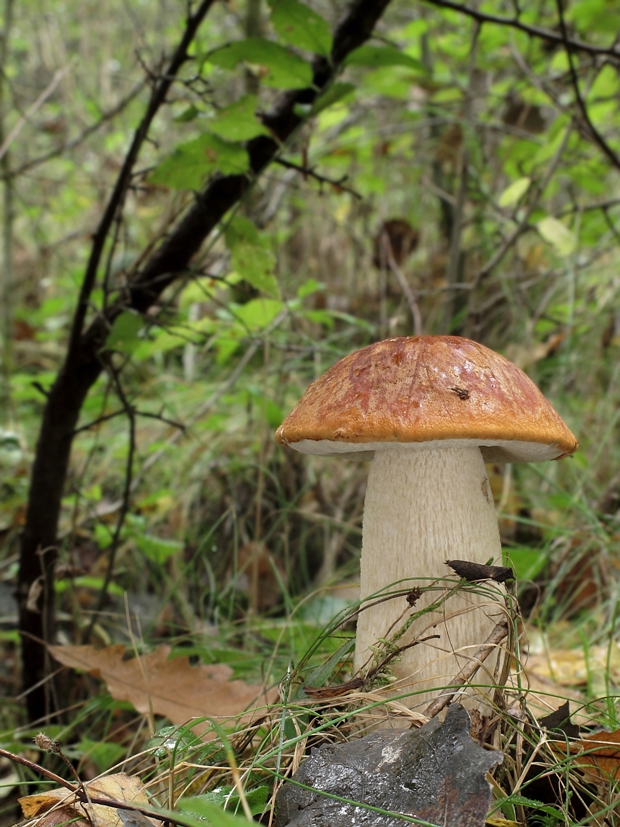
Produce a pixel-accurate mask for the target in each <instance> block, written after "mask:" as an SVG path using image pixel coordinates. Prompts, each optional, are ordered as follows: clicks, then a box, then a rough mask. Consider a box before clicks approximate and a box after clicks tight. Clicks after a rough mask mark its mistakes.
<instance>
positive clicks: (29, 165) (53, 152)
mask: <svg viewBox="0 0 620 827" xmlns="http://www.w3.org/2000/svg"><path fill="white" fill-rule="evenodd" d="M144 85H145V81H144V80H141V81H140V83H137V84H136V85H135V86H134V88H133V89H132V90H131V92H129V94H128V95H126V96H125V97H124V98H123V99H122V100H120V101H119V102H118V103H117V104H116V106H114V107H112V109H108V110H107V112H104V113H103V115H102V116H101V117H100V118H99V120H98V121H96V122H95V123H93V124H91V125H90V126H87V127H86V129H84V130H83V131H82V132H80V134H79V135H76V137H75V138H73V139H72V140H71V141H67V143H64V144H61V145H60V146H57V147H55V148H54V149H50V151H49V152H46V153H44V154H43V155H39V156H38V157H37V158H33V159H32V160H30V161H25V162H24V163H23V164H22V165H21V166H19V167H15V169H12V170H10V171H9V173H8V174H9V175H11V176H13V177H17V176H19V175H22V174H23V173H24V172H29V171H30V170H31V169H35V168H36V167H39V166H41V164H45V163H46V162H47V161H51V160H52V158H58V157H59V156H60V155H63V154H64V153H65V152H71V150H73V149H75V148H76V147H77V146H79V145H80V144H82V143H84V141H85V140H87V138H90V136H91V135H92V134H93V133H94V132H96V131H97V130H98V129H100V127H101V126H103V124H105V123H107V122H108V121H110V120H112V118H115V117H116V116H117V115H118V114H119V113H120V112H122V111H123V109H125V107H126V106H127V105H128V104H129V103H131V101H132V100H133V99H134V98H135V97H136V95H138V94H139V93H140V92H141V91H142V89H144Z"/></svg>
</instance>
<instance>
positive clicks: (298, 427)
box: [276, 336, 578, 462]
mask: <svg viewBox="0 0 620 827" xmlns="http://www.w3.org/2000/svg"><path fill="white" fill-rule="evenodd" d="M276 440H277V441H278V442H279V443H281V444H283V445H289V446H290V447H291V448H295V449H297V450H298V451H302V452H304V453H313V454H332V453H338V454H339V453H346V454H347V455H349V456H351V455H354V456H357V457H358V458H364V459H365V458H369V457H371V456H372V454H373V453H374V451H376V450H386V449H387V450H389V449H392V450H393V449H396V448H398V449H402V448H404V447H406V448H410V449H421V448H448V447H462V446H464V445H467V444H473V445H477V446H479V447H480V449H481V450H482V454H483V456H484V459H485V460H486V461H487V462H488V461H498V460H499V461H503V462H527V461H531V460H534V461H536V460H546V459H560V458H561V457H565V456H568V455H569V454H572V453H573V452H574V451H575V450H576V449H577V444H578V443H577V440H576V439H575V437H574V436H573V434H572V433H571V432H570V430H569V429H568V428H567V427H566V425H565V424H564V422H563V421H562V419H561V418H560V416H559V414H558V413H557V412H556V411H555V410H554V409H553V408H552V407H551V405H550V404H549V403H548V402H547V400H546V399H545V397H544V396H543V395H542V393H541V392H540V391H539V389H538V388H537V387H536V385H535V384H534V383H533V382H532V381H531V379H529V378H528V377H527V376H526V375H525V373H523V371H522V370H520V369H519V368H518V367H517V366H516V365H513V364H512V362H509V361H508V359H505V358H504V357H503V356H500V354H499V353H495V351H493V350H489V348H487V347H484V345H480V344H478V343H477V342H472V341H471V340H469V339H463V338H461V337H459V336H402V337H397V338H393V339H386V340H385V341H382V342H377V343H375V344H372V345H369V346H368V347H365V348H362V349H361V350H358V351H356V352H355V353H351V354H350V355H349V356H345V358H344V359H341V360H340V361H339V362H337V363H336V364H335V365H334V366H333V367H331V368H330V369H329V370H328V371H327V372H326V373H325V374H324V375H323V376H321V377H320V378H319V379H317V380H316V382H313V384H312V385H310V387H309V388H308V390H307V391H306V392H305V394H304V395H303V397H302V398H301V400H300V401H299V402H298V403H297V405H296V406H295V408H294V409H293V411H291V413H290V414H289V415H288V417H287V418H286V419H285V420H284V422H283V423H282V425H281V426H280V427H279V428H278V430H277V432H276Z"/></svg>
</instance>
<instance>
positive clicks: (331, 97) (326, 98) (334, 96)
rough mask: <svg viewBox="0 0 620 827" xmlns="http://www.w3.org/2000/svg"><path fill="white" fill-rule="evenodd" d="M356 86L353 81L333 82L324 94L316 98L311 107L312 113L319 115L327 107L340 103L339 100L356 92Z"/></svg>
mask: <svg viewBox="0 0 620 827" xmlns="http://www.w3.org/2000/svg"><path fill="white" fill-rule="evenodd" d="M356 88H357V87H356V86H355V85H354V84H352V83H332V85H331V86H330V87H329V89H328V90H327V91H326V92H324V93H323V94H322V95H319V97H318V98H317V99H316V100H315V102H314V104H313V105H312V107H311V109H310V115H318V114H319V112H322V111H323V110H324V109H327V108H328V106H333V105H334V104H335V103H338V101H341V100H342V99H343V98H346V97H347V96H348V95H350V94H351V93H352V92H354V91H355V89H356Z"/></svg>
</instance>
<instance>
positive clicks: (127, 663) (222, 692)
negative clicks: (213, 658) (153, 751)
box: [49, 644, 275, 724]
mask: <svg viewBox="0 0 620 827" xmlns="http://www.w3.org/2000/svg"><path fill="white" fill-rule="evenodd" d="M49 651H50V653H51V655H52V657H54V658H55V659H56V660H57V661H59V662H60V663H62V664H63V665H64V666H69V667H71V668H72V669H81V670H83V671H85V672H89V673H90V674H91V675H94V676H95V677H97V678H99V679H100V680H102V681H104V682H105V684H106V686H107V688H108V691H109V693H110V694H111V695H112V697H113V698H116V699H117V700H119V701H129V702H130V703H131V704H132V705H133V706H134V707H135V709H136V710H137V711H138V712H141V713H143V714H149V713H152V714H154V715H164V716H165V717H166V718H168V719H169V720H170V721H171V722H172V723H173V724H184V723H186V722H187V721H189V719H190V718H202V717H206V716H209V717H211V718H230V717H232V716H235V715H238V714H239V713H241V712H243V711H245V710H246V709H248V708H251V707H253V706H256V704H257V702H258V701H259V700H260V702H261V703H262V704H266V703H270V702H271V701H272V700H273V699H274V695H275V693H265V692H264V691H263V689H262V687H261V686H258V685H253V684H248V683H245V681H240V680H236V681H231V680H230V677H231V675H232V669H231V668H230V666H227V665H226V664H222V663H218V664H213V665H209V666H207V665H204V664H203V665H200V666H192V665H191V664H190V662H189V658H187V657H179V658H173V659H172V660H168V656H169V655H170V651H171V650H170V647H169V646H159V647H158V648H157V649H155V650H154V651H153V652H149V653H148V654H146V655H141V656H139V657H136V658H131V659H130V660H124V656H125V647H124V646H123V645H122V644H115V645H113V646H106V647H104V648H103V649H95V648H94V647H93V646H50V647H49Z"/></svg>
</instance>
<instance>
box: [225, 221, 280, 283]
mask: <svg viewBox="0 0 620 827" xmlns="http://www.w3.org/2000/svg"><path fill="white" fill-rule="evenodd" d="M224 237H225V239H226V246H227V247H228V249H229V250H230V252H231V263H232V267H233V269H234V270H235V271H236V272H237V273H239V275H241V276H243V278H244V279H245V280H246V281H247V282H249V283H250V284H251V285H252V287H255V288H256V289H257V290H261V291H262V292H263V293H265V294H266V295H267V296H270V297H271V298H274V299H278V298H279V297H280V287H279V285H278V282H277V280H276V277H275V276H274V274H273V270H274V267H275V263H276V260H275V256H274V254H273V252H272V250H271V247H270V244H269V240H268V239H267V238H264V237H263V236H261V234H260V233H259V231H258V229H257V228H256V225H255V224H254V223H253V222H252V221H250V220H249V219H248V218H245V217H244V216H237V217H236V218H235V219H234V220H233V221H231V222H230V224H229V225H228V227H227V228H226V232H225V234H224Z"/></svg>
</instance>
